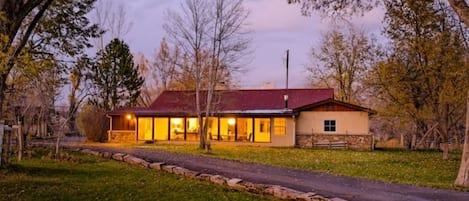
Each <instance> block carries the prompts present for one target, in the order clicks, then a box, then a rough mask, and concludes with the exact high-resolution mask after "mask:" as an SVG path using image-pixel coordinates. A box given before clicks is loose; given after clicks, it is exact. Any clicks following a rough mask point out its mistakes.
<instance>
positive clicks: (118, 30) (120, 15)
mask: <svg viewBox="0 0 469 201" xmlns="http://www.w3.org/2000/svg"><path fill="white" fill-rule="evenodd" d="M114 3H115V1H112V0H98V3H97V5H96V7H95V10H94V11H95V12H94V13H95V16H94V20H95V23H96V24H98V25H99V27H101V28H102V29H104V31H105V34H102V35H101V37H99V38H98V39H97V41H96V42H95V43H96V47H97V48H98V50H101V49H103V48H104V46H105V45H106V44H107V43H108V42H109V41H110V40H111V39H113V38H119V39H122V37H124V36H125V35H126V34H127V33H129V31H130V29H131V28H132V21H129V17H128V16H127V13H126V12H125V8H124V5H122V4H117V5H116V4H114Z"/></svg>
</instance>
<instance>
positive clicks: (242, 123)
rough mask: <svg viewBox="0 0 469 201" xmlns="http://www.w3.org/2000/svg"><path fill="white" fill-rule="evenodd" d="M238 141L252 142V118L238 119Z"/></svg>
mask: <svg viewBox="0 0 469 201" xmlns="http://www.w3.org/2000/svg"><path fill="white" fill-rule="evenodd" d="M236 126H237V132H238V138H237V139H236V140H237V141H251V142H252V133H253V132H252V118H238V119H237V124H236Z"/></svg>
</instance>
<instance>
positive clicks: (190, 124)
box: [186, 118, 199, 141]
mask: <svg viewBox="0 0 469 201" xmlns="http://www.w3.org/2000/svg"><path fill="white" fill-rule="evenodd" d="M186 140H187V141H197V140H199V120H198V119H197V118H186Z"/></svg>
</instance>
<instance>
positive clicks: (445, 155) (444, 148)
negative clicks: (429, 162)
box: [440, 142, 449, 160]
mask: <svg viewBox="0 0 469 201" xmlns="http://www.w3.org/2000/svg"><path fill="white" fill-rule="evenodd" d="M440 148H441V150H442V151H443V160H448V156H449V147H448V142H441V143H440Z"/></svg>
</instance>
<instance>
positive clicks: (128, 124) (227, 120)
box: [108, 114, 294, 146]
mask: <svg viewBox="0 0 469 201" xmlns="http://www.w3.org/2000/svg"><path fill="white" fill-rule="evenodd" d="M110 120H111V121H110V122H111V125H110V128H111V129H110V130H109V131H108V141H109V142H114V143H122V142H161V141H163V142H165V141H172V142H175V141H183V142H198V141H199V139H200V134H199V120H198V118H197V117H194V116H135V115H134V114H125V115H114V116H110ZM203 120H204V121H206V119H205V118H203ZM206 123H207V138H208V139H209V140H211V141H216V142H234V143H243V142H244V143H264V144H269V145H274V146H275V145H277V144H278V145H279V146H293V145H294V133H293V131H294V125H293V124H294V123H293V119H292V118H288V117H283V116H278V117H273V116H239V115H238V116H236V115H226V116H225V115H223V116H218V117H210V118H208V120H207V121H206Z"/></svg>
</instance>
